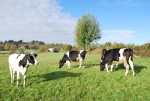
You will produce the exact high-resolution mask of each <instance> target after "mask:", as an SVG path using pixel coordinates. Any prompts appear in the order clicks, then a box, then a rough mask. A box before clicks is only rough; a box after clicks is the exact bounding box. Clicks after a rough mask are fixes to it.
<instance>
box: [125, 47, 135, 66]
mask: <svg viewBox="0 0 150 101" xmlns="http://www.w3.org/2000/svg"><path fill="white" fill-rule="evenodd" d="M123 56H126V61H127V63H128V65H129V58H130V56H131V60H132V61H133V50H132V49H130V48H128V49H125V50H124V52H123Z"/></svg>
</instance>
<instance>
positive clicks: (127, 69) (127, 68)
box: [124, 62, 129, 76]
mask: <svg viewBox="0 0 150 101" xmlns="http://www.w3.org/2000/svg"><path fill="white" fill-rule="evenodd" d="M124 66H125V68H126V72H125V76H126V75H128V72H129V65H128V63H127V62H124Z"/></svg>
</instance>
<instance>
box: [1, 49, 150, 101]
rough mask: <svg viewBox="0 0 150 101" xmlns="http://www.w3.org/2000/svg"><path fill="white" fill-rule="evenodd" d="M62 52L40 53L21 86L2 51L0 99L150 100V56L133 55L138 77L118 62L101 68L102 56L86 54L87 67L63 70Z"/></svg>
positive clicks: (75, 64)
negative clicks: (60, 64) (12, 80)
mask: <svg viewBox="0 0 150 101" xmlns="http://www.w3.org/2000/svg"><path fill="white" fill-rule="evenodd" d="M62 56H63V53H40V54H38V57H37V60H38V61H39V63H40V64H39V65H38V66H30V67H29V71H28V75H27V87H26V88H23V78H22V76H20V77H21V82H20V85H19V87H16V82H15V83H14V84H10V73H9V68H8V62H7V58H8V54H5V53H2V52H0V101H1V100H7V101H9V100H41V101H43V100H53V101H58V100H62V101H64V100H66V101H77V100H84V101H92V100H111V101H113V100H115V101H127V100H128V101H133V100H137V101H141V100H143V101H146V100H150V97H149V96H150V93H149V91H150V80H149V78H150V75H149V74H150V69H149V68H150V59H149V58H140V59H138V58H134V64H135V72H136V76H135V77H132V71H131V70H130V71H129V74H128V76H124V73H125V68H124V67H123V65H121V64H120V65H119V67H118V68H117V69H116V68H114V71H113V72H112V73H107V72H106V70H105V71H103V72H100V71H99V61H100V56H98V55H87V56H86V66H85V68H84V69H83V68H81V69H79V68H78V66H79V65H78V64H79V63H71V69H70V70H68V69H67V68H66V67H67V65H66V64H65V65H64V66H63V67H62V68H61V69H60V68H58V62H59V60H60V59H61V58H62Z"/></svg>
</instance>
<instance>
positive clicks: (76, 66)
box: [71, 64, 100, 68]
mask: <svg viewBox="0 0 150 101" xmlns="http://www.w3.org/2000/svg"><path fill="white" fill-rule="evenodd" d="M94 66H100V64H85V65H84V68H91V67H94ZM71 67H72V68H79V65H75V66H71ZM81 68H82V67H81Z"/></svg>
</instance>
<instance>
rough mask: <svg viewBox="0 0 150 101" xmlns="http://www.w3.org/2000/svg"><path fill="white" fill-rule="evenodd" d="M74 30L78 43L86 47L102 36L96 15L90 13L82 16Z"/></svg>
mask: <svg viewBox="0 0 150 101" xmlns="http://www.w3.org/2000/svg"><path fill="white" fill-rule="evenodd" d="M74 32H75V42H76V44H77V45H78V46H79V47H82V48H86V49H87V48H88V46H89V45H90V44H91V43H92V42H93V41H97V40H98V39H100V38H101V33H100V32H101V30H100V29H99V22H98V21H97V20H96V18H95V17H94V15H91V14H90V13H88V14H86V15H83V16H82V18H81V19H79V20H78V22H77V26H76V29H75V31H74Z"/></svg>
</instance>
